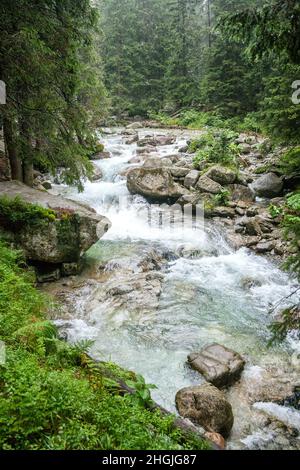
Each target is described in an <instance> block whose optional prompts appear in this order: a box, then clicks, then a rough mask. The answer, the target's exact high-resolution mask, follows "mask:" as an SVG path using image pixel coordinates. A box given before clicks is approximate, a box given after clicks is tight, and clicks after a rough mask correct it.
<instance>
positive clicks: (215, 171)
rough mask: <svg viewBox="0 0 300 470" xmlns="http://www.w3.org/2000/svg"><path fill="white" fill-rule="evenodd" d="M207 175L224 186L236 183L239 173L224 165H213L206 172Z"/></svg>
mask: <svg viewBox="0 0 300 470" xmlns="http://www.w3.org/2000/svg"><path fill="white" fill-rule="evenodd" d="M205 176H207V177H208V178H210V179H212V180H213V181H215V182H216V183H219V184H220V185H222V186H226V185H228V184H233V183H235V181H236V179H237V174H236V172H235V171H233V170H231V169H230V168H226V167H223V166H219V165H216V166H213V167H211V168H210V169H209V170H208V171H207V172H206V173H205Z"/></svg>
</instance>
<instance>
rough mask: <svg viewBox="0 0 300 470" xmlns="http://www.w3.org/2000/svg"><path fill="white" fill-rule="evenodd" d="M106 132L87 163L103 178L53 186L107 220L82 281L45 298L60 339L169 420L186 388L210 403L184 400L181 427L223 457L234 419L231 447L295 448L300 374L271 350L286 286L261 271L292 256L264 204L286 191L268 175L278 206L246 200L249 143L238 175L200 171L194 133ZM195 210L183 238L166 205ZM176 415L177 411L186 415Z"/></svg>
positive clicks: (62, 285) (250, 183)
mask: <svg viewBox="0 0 300 470" xmlns="http://www.w3.org/2000/svg"><path fill="white" fill-rule="evenodd" d="M105 132H106V134H104V135H105V137H104V143H106V142H107V144H106V148H105V155H98V156H97V159H96V160H94V162H95V165H96V166H97V167H98V169H100V171H101V173H102V179H100V180H98V181H95V182H93V183H88V184H87V185H86V189H85V192H84V193H83V194H82V195H79V194H76V193H75V192H72V190H69V189H67V188H64V187H61V186H56V185H55V184H54V187H53V191H57V192H61V193H62V194H64V195H66V196H68V197H69V196H71V197H72V198H74V197H75V198H76V199H78V200H79V201H83V202H85V203H88V204H90V205H91V206H92V207H93V208H94V209H95V210H96V211H97V212H99V213H104V214H106V216H107V217H108V218H109V219H110V220H111V221H112V227H111V229H110V230H109V231H108V233H107V234H106V235H105V236H104V237H103V240H102V241H101V243H100V244H99V245H96V246H95V247H94V248H93V249H92V250H91V251H89V252H88V254H87V257H86V265H85V270H84V271H83V273H82V274H81V275H80V276H73V277H70V278H69V279H65V280H63V281H59V282H56V283H52V284H48V285H45V286H44V288H45V289H46V290H47V291H50V292H51V293H53V294H55V295H56V297H57V298H58V299H59V300H60V302H61V304H62V305H63V309H62V311H61V312H60V313H59V314H58V315H57V316H56V317H55V321H56V323H57V325H58V326H59V327H60V331H61V334H62V335H63V337H65V338H67V339H68V340H69V341H70V342H76V341H78V340H81V339H86V338H88V339H91V340H93V341H94V342H95V343H94V346H93V347H92V350H91V354H92V355H93V357H95V358H99V359H101V358H103V357H104V358H110V357H112V358H113V360H114V361H115V362H117V363H120V364H121V365H123V366H124V367H126V368H132V369H133V370H136V371H138V372H139V373H141V374H142V375H144V376H145V378H146V380H147V381H148V382H152V383H156V384H157V385H158V390H157V391H154V392H153V395H154V399H155V400H156V401H157V402H158V403H160V404H162V405H163V406H164V407H166V408H167V409H169V410H171V411H175V396H176V394H177V393H179V391H181V390H186V391H185V392H184V396H185V394H187V397H190V398H191V397H193V396H196V395H197V394H198V392H199V393H200V394H201V396H202V395H203V393H204V392H205V393H206V392H207V396H208V398H207V400H208V401H207V402H206V403H207V407H206V409H205V410H204V414H205V416H206V417H207V416H208V417H207V418H206V420H202V418H201V413H202V412H203V410H201V407H200V408H199V407H198V408H197V407H196V409H194V410H193V409H192V408H191V407H190V405H189V399H190V398H187V402H186V401H185V400H186V399H184V402H185V403H187V408H188V409H189V410H190V412H191V414H190V412H189V413H188V414H189V415H190V416H189V418H190V419H193V421H194V422H196V423H197V425H198V426H199V425H200V428H199V429H202V431H201V432H202V433H203V435H204V434H207V433H208V434H210V436H209V439H211V440H213V441H214V442H216V443H217V444H218V445H219V446H224V445H225V442H224V437H221V436H220V434H219V432H220V431H222V433H223V435H224V436H225V437H226V438H227V436H228V434H229V431H230V429H229V428H230V425H232V421H231V416H232V415H233V418H234V422H233V428H232V430H231V432H230V434H229V439H228V447H229V448H279V449H280V448H284V446H286V447H287V448H294V449H295V448H298V444H299V439H298V437H297V436H298V431H297V429H296V428H297V425H295V416H293V419H290V418H289V413H290V408H289V407H286V405H287V406H290V405H292V406H295V403H296V401H297V393H298V392H297V390H298V388H297V387H299V380H298V375H299V374H298V369H297V367H296V366H295V365H293V361H291V357H293V356H291V355H290V353H289V352H288V351H290V350H289V345H287V344H285V345H284V346H283V347H282V348H279V350H278V349H277V348H272V349H271V350H268V348H267V342H268V327H267V325H268V324H269V322H270V314H269V313H268V312H269V309H270V308H271V307H272V306H274V305H276V304H277V302H279V301H280V300H281V299H282V298H283V297H285V296H288V295H289V294H291V293H292V292H293V289H294V286H295V284H293V283H292V281H291V283H290V281H289V280H288V275H286V274H284V273H282V272H281V271H280V270H279V269H277V267H276V265H273V264H272V263H270V262H269V261H268V258H270V260H272V261H273V260H274V259H275V260H277V261H278V265H279V264H280V263H281V261H282V260H283V259H284V257H285V256H287V254H288V252H289V251H288V250H289V245H288V242H286V240H285V239H284V237H283V234H282V231H281V228H280V219H279V218H272V216H271V214H270V212H269V206H270V204H274V205H275V204H276V201H279V200H280V199H281V198H282V197H283V196H284V193H285V191H286V190H287V186H286V185H287V183H286V182H285V180H284V178H281V177H279V176H278V175H277V173H276V172H274V171H272V172H271V173H272V176H269V175H268V173H266V175H268V176H267V180H268V181H267V183H268V184H269V179H271V183H272V185H273V184H274V182H275V183H276V185H275V186H276V198H275V197H272V198H270V197H268V198H267V197H264V198H262V197H261V195H260V196H258V193H256V192H255V191H257V189H255V187H257V186H256V185H255V184H254V183H255V182H257V181H258V182H259V178H260V177H261V170H260V171H258V173H260V174H257V170H255V168H257V165H261V164H262V162H264V163H265V162H266V161H267V160H268V161H269V160H271V159H272V158H273V157H272V156H271V155H268V156H261V157H260V158H258V157H255V156H253V155H252V153H254V150H255V149H256V146H255V144H254V141H253V142H252V143H251V144H248V143H247V144H246V143H245V148H246V145H249V146H250V147H251V149H252V150H253V152H250V153H245V154H241V156H240V158H242V159H246V158H247V159H248V158H249V161H251V162H253V163H252V164H251V165H252V166H253V168H252V167H251V165H248V166H245V167H243V166H242V165H241V166H240V169H239V171H233V169H231V168H229V169H228V168H224V167H221V166H219V165H210V166H209V168H207V169H204V170H199V169H196V168H195V167H194V164H193V160H194V155H193V154H191V153H189V151H188V148H187V142H188V141H190V140H193V139H195V138H198V137H199V135H201V132H199V131H195V132H193V131H185V130H175V129H174V130H171V131H170V130H168V131H166V130H163V129H161V130H159V129H151V130H149V129H140V128H139V129H138V130H137V129H132V128H127V129H124V128H123V129H118V130H106V131H105ZM239 139H240V140H241V139H244V137H243V136H239ZM248 139H249V136H248V137H247V140H248ZM255 139H259V138H257V137H255ZM239 145H242V144H239ZM242 148H243V146H242ZM247 148H248V147H247ZM255 162H257V165H256V164H255ZM250 167H251V168H252V169H251V170H249V168H250ZM273 173H274V174H273ZM275 175H276V176H275ZM278 179H279V180H280V183H279V182H278ZM207 180H209V181H208V183H209V184H206V183H207ZM264 185H265V182H264ZM220 187H221V188H222V190H223V188H224V189H225V190H228V194H229V195H230V197H229V199H228V200H226V204H223V205H222V204H215V201H216V200H217V199H218V198H217V199H216V198H215V196H217V195H218V194H219V191H220ZM214 188H215V189H214ZM208 189H209V190H210V191H211V190H212V189H214V190H216V189H218V193H217V194H215V193H214V192H207V191H208ZM128 190H129V191H130V193H131V195H130V194H129V191H128ZM259 191H261V189H259ZM268 191H270V189H268ZM272 191H273V193H272V196H274V191H275V189H272ZM279 191H280V192H279ZM260 194H261V193H260ZM277 194H279V196H277ZM268 195H269V196H270V192H268ZM123 197H124V198H125V203H124V201H123V199H122V198H123ZM197 198H199V199H197ZM278 198H280V199H278ZM120 199H121V201H122V204H123V205H121V206H120V205H119V204H120ZM196 199H197V201H198V200H200V199H204V200H205V201H209V202H210V201H213V203H214V204H213V205H212V204H209V205H208V204H206V205H205V204H204V215H205V224H204V225H205V226H204V231H203V230H202V228H203V227H202V225H201V224H200V225H199V226H198V225H197V224H196V225H195V226H194V227H191V228H189V227H185V229H184V231H183V232H182V227H181V225H180V220H177V219H176V216H175V217H173V216H172V207H173V206H174V203H175V206H176V207H177V209H178V208H179V209H180V211H182V207H184V208H185V209H186V208H188V207H189V206H191V207H192V209H193V208H195V207H196V206H197V203H195V202H194V200H196ZM153 202H155V203H157V202H160V203H164V204H163V205H157V204H152V203H153ZM191 202H192V203H191ZM166 203H167V205H166ZM168 204H171V205H168ZM168 208H169V209H168ZM177 213H178V212H177ZM149 217H150V219H149ZM179 219H180V216H179ZM164 220H167V221H168V222H170V221H171V224H169V225H170V226H169V225H168V224H167V225H165V223H164ZM254 229H255V230H257V232H255V233H253V230H254ZM275 235H276V237H275ZM271 238H272V239H273V240H274V244H277V243H282V246H283V250H282V251H279V250H276V251H275V247H273V248H272V249H271V250H264V249H262V248H261V247H260V243H262V244H264V243H266V242H267V241H268V242H269V241H270V240H271ZM228 242H230V243H229V244H228ZM257 254H259V255H260V256H256V255H257ZM290 300H291V301H293V299H292V298H291V299H290ZM284 305H285V304H284V303H283V304H282V305H281V307H284ZM277 312H278V309H277V310H276V311H275V312H274V313H277ZM215 343H219V344H218V346H217V349H218V348H220V351H223V353H221V356H223V355H224V354H225V352H226V351H228V350H229V351H231V352H232V354H233V357H232V358H231V359H230V360H229V362H228V363H225V364H224V362H223V363H222V361H221V362H220V357H221V356H220V354H219V355H218V357H214V358H212V355H211V353H210V352H209V348H210V347H212V345H213V344H215ZM223 348H225V349H223ZM218 350H219V349H218ZM224 351H225V352H224ZM235 351H236V352H235ZM226 354H227V353H226ZM226 354H225V355H226ZM208 356H209V364H208V363H207V360H208ZM187 359H188V360H187ZM203 360H204V362H203ZM225 362H226V361H225ZM191 365H193V366H195V367H193V369H192V368H191ZM196 366H197V367H196ZM215 370H217V371H219V374H217V375H214V373H213V372H214V371H215ZM231 371H232V374H231ZM205 379H206V380H208V381H209V382H211V384H212V385H211V386H210V387H208V386H205ZM202 386H204V388H203V389H202V388H201V387H202ZM216 386H217V387H220V389H218V388H217V389H215V388H214V387H216ZM193 387H200V390H198V388H197V390H196V391H195V390H194V389H193ZM224 387H225V388H224ZM195 393H196V395H195ZM179 396H181V394H179ZM195 400H196V399H195ZM195 400H194V399H192V401H191V403H192V402H193V403H196V401H197V400H196V401H195ZM220 400H221V402H222V403H223V404H224V413H223V415H222V416H217V414H216V412H215V411H213V410H215V404H216V403H218V402H219V401H220ZM198 402H199V403H200V402H201V403H202V402H203V400H202V398H201V400H200V401H199V400H198ZM260 402H263V403H264V404H265V405H264V406H263V407H262V406H260V405H259V403H260ZM182 403H183V402H182V400H180V399H177V407H178V409H179V411H180V412H181V413H182V414H183V416H185V415H186V410H184V407H183V405H182ZM203 403H204V402H203ZM274 407H279V408H276V409H275V408H274ZM217 408H218V406H217ZM222 409H223V408H222ZM209 410H210V411H209ZM230 410H231V411H230ZM207 413H208V414H207ZM231 413H232V415H231ZM186 416H187V415H186ZM195 417H197V419H195ZM199 417H200V418H201V419H200V418H199ZM198 418H199V419H198ZM296 418H297V417H296ZM215 420H216V421H215ZM296 421H297V419H296ZM215 422H217V423H218V426H215V425H214V423H215ZM222 423H223V424H222ZM224 423H225V424H224ZM223 426H224V427H223ZM270 436H272V437H270ZM284 443H285V444H284Z"/></svg>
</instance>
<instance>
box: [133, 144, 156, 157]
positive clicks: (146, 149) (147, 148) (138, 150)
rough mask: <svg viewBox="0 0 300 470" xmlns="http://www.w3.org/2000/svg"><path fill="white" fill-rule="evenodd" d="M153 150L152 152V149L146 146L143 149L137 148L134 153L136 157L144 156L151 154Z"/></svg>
mask: <svg viewBox="0 0 300 470" xmlns="http://www.w3.org/2000/svg"><path fill="white" fill-rule="evenodd" d="M153 150H154V149H153V147H150V146H146V147H143V148H137V149H136V153H137V155H144V154H148V153H152V152H153Z"/></svg>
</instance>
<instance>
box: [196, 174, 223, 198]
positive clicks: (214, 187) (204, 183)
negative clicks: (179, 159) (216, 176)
mask: <svg viewBox="0 0 300 470" xmlns="http://www.w3.org/2000/svg"><path fill="white" fill-rule="evenodd" d="M196 189H197V191H200V192H202V193H210V194H219V193H220V192H221V191H222V189H223V188H222V186H221V185H220V184H219V183H216V182H215V181H214V180H212V179H210V178H208V176H201V178H199V180H198V183H197V184H196Z"/></svg>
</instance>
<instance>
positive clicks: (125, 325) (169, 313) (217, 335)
mask: <svg viewBox="0 0 300 470" xmlns="http://www.w3.org/2000/svg"><path fill="white" fill-rule="evenodd" d="M151 133H152V132H151ZM185 143H186V140H185V139H183V138H182V137H180V139H179V140H178V141H177V142H176V144H174V145H172V146H167V147H165V148H160V149H159V150H158V152H159V155H160V156H166V155H168V154H172V153H173V154H174V153H176V149H177V148H178V146H182V145H184V144H185ZM104 144H105V150H108V151H110V152H111V154H112V158H110V159H107V160H100V161H97V162H96V164H97V165H98V166H99V167H100V168H101V170H102V172H103V174H104V179H103V180H102V181H99V182H94V183H86V184H85V190H84V192H83V193H82V194H78V193H77V191H76V190H75V189H72V188H65V189H64V190H63V192H64V194H66V195H67V196H69V197H72V198H74V199H78V200H80V201H84V202H86V203H88V204H89V205H91V206H92V207H93V208H95V209H96V210H97V211H98V212H99V213H100V214H102V215H105V216H107V217H108V218H109V219H110V220H111V222H112V228H111V229H110V230H109V231H108V233H107V234H106V235H105V236H104V238H103V239H102V240H101V241H100V244H99V247H100V248H101V243H108V244H109V245H110V242H111V246H110V247H109V249H111V250H112V253H111V258H112V259H114V258H115V256H114V252H113V250H114V247H115V250H117V248H118V247H119V246H122V244H126V243H127V242H129V244H130V243H131V244H133V245H134V244H135V243H137V245H138V243H139V242H141V241H142V242H143V243H144V244H145V245H146V246H148V247H149V248H154V249H155V248H156V247H157V245H158V244H159V245H161V246H163V247H165V246H167V247H170V248H171V249H172V250H174V252H176V253H179V252H180V250H183V252H184V250H190V251H191V252H192V251H193V250H199V252H200V254H199V257H198V258H191V259H190V258H187V257H181V258H180V259H178V260H176V261H174V262H171V263H169V266H168V272H167V274H166V276H165V281H164V283H163V290H162V294H161V297H160V305H159V308H158V310H157V311H153V312H147V313H145V312H133V311H129V310H128V309H126V308H122V309H121V308H115V309H113V308H112V306H111V304H109V303H107V304H105V303H103V304H101V303H98V304H97V303H96V306H95V305H94V307H93V309H92V310H90V311H89V313H88V316H87V317H86V318H84V320H83V319H82V318H81V319H75V320H73V321H71V322H68V325H65V329H66V330H67V331H68V336H69V339H70V341H73V342H76V341H78V340H81V339H94V340H95V344H94V346H93V347H92V354H93V355H94V356H95V357H96V358H99V359H101V360H113V361H115V362H117V363H119V364H120V365H121V366H123V367H125V368H128V369H132V370H135V371H137V372H138V373H141V374H142V375H144V377H145V379H146V381H147V382H150V383H155V384H156V385H157V386H158V389H157V390H155V391H154V392H153V397H154V399H156V400H157V401H158V402H159V403H161V404H162V405H164V406H166V407H167V408H168V409H170V410H172V411H175V406H174V397H175V394H176V392H177V391H178V390H179V389H180V388H182V387H185V386H189V385H193V384H197V383H200V382H201V380H202V378H201V376H200V375H199V374H196V373H195V372H193V371H191V370H190V369H189V368H187V367H186V357H187V354H188V353H189V352H190V351H192V350H196V349H197V350H198V349H200V348H201V347H203V346H204V345H206V344H208V343H211V342H214V341H217V342H219V343H222V344H224V345H225V346H228V347H232V348H233V349H235V350H237V351H238V352H239V353H241V354H245V355H247V357H248V358H249V362H250V360H252V361H253V362H254V364H257V365H255V366H253V367H251V365H250V367H249V368H247V369H246V371H245V373H247V374H250V376H251V377H252V378H253V380H259V378H261V376H262V374H263V369H262V368H261V367H260V365H259V363H260V359H261V358H262V357H264V358H266V356H267V357H270V360H271V361H272V360H273V353H274V351H273V350H272V349H270V350H269V349H268V348H267V340H268V338H269V336H270V333H269V330H268V325H269V324H270V322H271V320H272V318H271V316H270V314H269V313H268V311H269V309H270V308H271V307H272V306H274V305H276V303H277V302H279V301H280V300H281V299H282V298H284V297H287V296H289V295H290V294H291V293H292V292H293V290H294V287H295V281H294V280H293V279H291V278H290V277H289V276H288V275H287V274H286V273H284V272H282V271H281V270H280V269H279V268H278V267H276V266H275V264H273V263H271V262H270V261H268V260H267V259H265V258H263V257H258V256H256V255H255V254H253V253H252V252H250V251H249V250H247V249H244V248H243V249H240V250H238V251H236V252H235V251H234V250H232V249H231V248H230V247H229V246H228V245H227V243H226V242H225V240H224V238H223V237H222V235H221V233H219V232H218V231H217V230H215V229H214V228H212V227H211V226H210V225H209V224H206V225H205V230H204V229H203V226H202V225H201V223H200V224H199V225H197V224H196V226H194V227H189V226H188V227H184V229H183V230H182V227H181V225H180V222H178V223H177V222H176V223H177V225H176V223H175V224H173V228H170V225H168V224H163V225H161V224H160V221H159V220H160V219H159V217H158V214H159V212H160V211H161V208H159V207H157V208H154V207H152V208H151V216H152V222H151V224H149V217H148V209H149V204H148V203H147V202H146V201H145V199H144V198H142V197H129V193H128V190H127V187H126V181H125V179H123V180H122V179H121V178H120V177H119V176H118V174H119V173H120V172H122V171H123V170H124V169H126V168H127V167H128V161H129V160H130V158H132V157H133V156H135V154H136V144H131V145H124V140H123V139H122V138H121V137H120V136H114V135H109V136H105V137H104ZM119 153H120V154H119ZM120 199H121V200H122V201H125V203H124V205H122V204H123V202H122V201H121V206H120ZM163 215H166V214H163ZM201 252H202V257H201ZM130 253H131V252H128V257H130V256H131V254H130ZM122 256H123V255H122ZM183 256H184V255H183ZM295 300H296V299H293V298H290V299H289V300H288V301H287V305H291V304H292V303H293V301H295ZM284 307H285V303H284V302H283V303H282V304H280V307H279V309H282V308H284ZM79 316H81V315H79ZM288 348H292V349H294V350H296V349H295V348H299V349H300V342H299V338H297V337H296V336H295V335H292V334H291V335H289V337H288V341H287V342H285V343H283V344H282V345H281V346H279V349H276V354H277V357H278V354H279V352H280V354H282V358H283V360H285V358H286V357H287V349H288ZM250 358H251V359H250ZM255 406H257V407H261V410H262V409H263V410H264V411H268V412H269V413H273V415H276V416H279V417H280V418H281V419H282V420H286V421H287V422H290V423H291V424H293V426H297V429H299V428H298V426H300V424H299V414H298V412H296V413H295V412H294V411H293V410H290V409H288V408H285V407H278V405H274V404H256V405H255ZM257 409H259V408H257ZM278 419H279V418H278ZM283 422H284V421H283ZM259 439H264V440H268V439H272V435H270V434H268V433H267V434H266V433H264V432H263V431H262V432H259V433H256V434H253V435H252V436H248V437H247V438H246V439H244V440H243V442H244V444H245V445H247V446H249V447H250V448H251V445H256V444H255V443H257V442H258V440H259Z"/></svg>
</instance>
